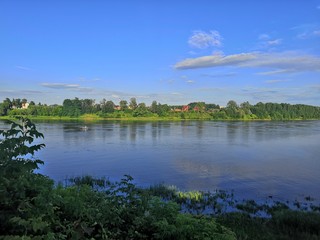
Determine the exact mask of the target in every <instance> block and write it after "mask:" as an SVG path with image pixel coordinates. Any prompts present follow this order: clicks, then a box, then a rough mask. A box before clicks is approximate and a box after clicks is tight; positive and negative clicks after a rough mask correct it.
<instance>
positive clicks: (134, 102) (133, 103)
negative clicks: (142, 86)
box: [129, 98, 138, 110]
mask: <svg viewBox="0 0 320 240" xmlns="http://www.w3.org/2000/svg"><path fill="white" fill-rule="evenodd" d="M129 107H130V109H131V110H135V109H136V108H137V107H138V104H137V99H136V98H131V99H130V103H129Z"/></svg>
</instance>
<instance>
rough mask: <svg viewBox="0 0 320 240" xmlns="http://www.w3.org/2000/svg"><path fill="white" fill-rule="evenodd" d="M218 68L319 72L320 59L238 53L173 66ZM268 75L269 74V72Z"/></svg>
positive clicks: (287, 53)
mask: <svg viewBox="0 0 320 240" xmlns="http://www.w3.org/2000/svg"><path fill="white" fill-rule="evenodd" d="M219 66H235V67H264V68H271V69H275V70H276V71H280V72H277V73H284V72H304V71H319V70H320V58H319V57H317V56H312V55H307V54H301V53H297V52H279V53H257V52H251V53H240V54H233V55H229V56H218V55H214V56H213V55H211V56H203V57H198V58H188V59H185V60H183V61H180V62H178V63H176V64H175V66H174V67H175V69H194V68H208V67H219ZM269 74H270V72H269Z"/></svg>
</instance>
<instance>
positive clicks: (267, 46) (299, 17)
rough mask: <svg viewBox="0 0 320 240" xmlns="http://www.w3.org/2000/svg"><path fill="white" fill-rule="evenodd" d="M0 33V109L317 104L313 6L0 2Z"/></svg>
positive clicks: (319, 14) (297, 1) (313, 0)
mask: <svg viewBox="0 0 320 240" xmlns="http://www.w3.org/2000/svg"><path fill="white" fill-rule="evenodd" d="M0 33H1V34H0V101H2V100H3V99H4V98H6V97H9V98H27V99H28V100H33V101H35V102H36V103H38V102H42V103H47V104H54V103H58V104H61V103H62V102H63V100H64V99H66V98H74V97H79V98H90V99H96V102H99V101H100V100H102V99H103V98H106V99H107V100H112V101H114V102H115V103H118V102H119V101H120V100H122V99H124V100H129V99H130V98H131V97H136V98H137V100H138V102H145V103H147V104H150V103H151V102H152V101H153V100H156V101H158V102H161V103H167V104H187V103H189V102H193V101H205V102H207V103H216V104H220V105H222V106H225V105H226V103H227V102H228V101H229V100H231V99H232V100H235V101H237V102H238V103H241V102H244V101H249V102H250V103H252V104H254V103H257V102H260V101H261V102H279V103H280V102H287V103H292V104H295V103H303V104H311V105H317V106H320V0H280V1H275V0H274V1H273V0H272V1H253V0H251V1H249V0H243V1H231V0H229V1H212V0H211V1H205V0H197V1H194V0H189V1H182V0H181V1H180V0H177V1H167V0H164V1H150V0H149V1H147V0H145V1H143V0H136V1H134V0H132V1H128V0H127V1H124V0H123V1H121V0H119V1H112V0H111V1H102V0H95V1H89V0H87V1H84V0H78V1H75V0H74V1H59V0H58V1H57V0H56V1H36V0H34V1H33V0H29V1H23V0H20V1H19V0H10V1H9V0H2V1H1V2H0Z"/></svg>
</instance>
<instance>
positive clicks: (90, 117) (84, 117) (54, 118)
mask: <svg viewBox="0 0 320 240" xmlns="http://www.w3.org/2000/svg"><path fill="white" fill-rule="evenodd" d="M16 117H26V118H29V119H30V120H48V121H87V122H95V121H139V122H151V121H153V122H155V121H213V122H234V121H241V122H259V121H266V122H269V121H282V122H283V121H317V120H320V119H302V118H298V119H282V120H273V119H270V118H267V119H242V118H239V119H212V118H202V119H201V118H188V119H182V118H178V117H123V118H121V117H120V118H108V117H99V116H97V115H94V114H90V115H89V114H86V115H81V116H79V117H68V116H63V117H59V116H30V115H16V116H0V120H15V119H16Z"/></svg>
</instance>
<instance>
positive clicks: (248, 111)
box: [0, 98, 320, 121]
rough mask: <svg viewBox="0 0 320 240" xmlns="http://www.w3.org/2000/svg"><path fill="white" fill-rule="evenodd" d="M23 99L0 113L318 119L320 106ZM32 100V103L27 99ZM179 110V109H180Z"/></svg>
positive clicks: (7, 104)
mask: <svg viewBox="0 0 320 240" xmlns="http://www.w3.org/2000/svg"><path fill="white" fill-rule="evenodd" d="M26 101H27V100H26V99H22V100H20V99H13V100H12V101H11V100H10V99H8V98H6V99H5V100H3V102H2V103H0V116H58V117H62V116H67V117H80V116H81V115H84V114H96V115H98V116H100V117H103V118H135V117H138V118H139V117H152V118H154V117H160V118H165V119H183V120H185V119H192V120H197V119H199V120H256V119H259V120H281V121H283V120H307V119H320V107H316V106H309V105H303V104H296V105H291V104H287V103H281V104H279V103H261V102H259V103H257V104H256V105H251V104H250V103H249V102H243V103H241V104H240V105H238V104H237V103H236V102H235V101H234V100H230V101H229V102H228V103H227V106H226V107H225V108H220V106H219V105H216V104H207V103H205V102H192V103H189V104H188V107H189V109H188V110H183V107H184V106H182V105H179V106H168V105H167V104H160V103H157V102H156V101H153V102H152V103H151V105H150V106H146V104H145V103H139V104H138V103H137V100H136V98H131V99H130V102H129V104H128V102H127V101H126V100H121V101H120V103H119V104H120V105H119V106H118V108H116V106H115V104H114V103H113V102H112V101H107V100H106V99H103V100H102V101H101V102H100V103H98V104H96V103H95V100H93V99H79V98H75V99H65V100H64V101H63V105H62V106H60V105H51V106H47V105H46V104H44V105H43V104H38V105H35V104H30V105H29V107H28V108H27V109H21V108H20V107H21V106H22V103H24V102H26ZM30 103H31V102H30ZM181 111H182V112H181Z"/></svg>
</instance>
